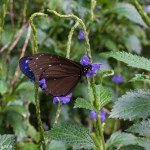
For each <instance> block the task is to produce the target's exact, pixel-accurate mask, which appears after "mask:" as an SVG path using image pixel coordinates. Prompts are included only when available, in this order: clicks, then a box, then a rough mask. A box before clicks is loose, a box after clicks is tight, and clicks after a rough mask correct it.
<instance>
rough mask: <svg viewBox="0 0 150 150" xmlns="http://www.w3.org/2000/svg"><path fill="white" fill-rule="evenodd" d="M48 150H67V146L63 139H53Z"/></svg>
mask: <svg viewBox="0 0 150 150" xmlns="http://www.w3.org/2000/svg"><path fill="white" fill-rule="evenodd" d="M48 150H66V147H65V145H64V144H63V143H62V142H61V141H55V140H52V141H51V144H50V147H49V148H48Z"/></svg>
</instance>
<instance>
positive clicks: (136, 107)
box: [110, 89, 150, 120]
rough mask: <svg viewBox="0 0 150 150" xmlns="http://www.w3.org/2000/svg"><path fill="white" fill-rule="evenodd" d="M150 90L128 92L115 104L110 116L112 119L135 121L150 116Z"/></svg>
mask: <svg viewBox="0 0 150 150" xmlns="http://www.w3.org/2000/svg"><path fill="white" fill-rule="evenodd" d="M149 107H150V90H143V89H141V90H140V89H139V90H135V91H131V92H127V93H126V95H123V96H122V97H121V98H119V100H118V101H117V102H116V103H115V105H114V108H113V109H112V112H111V114H110V117H112V118H120V119H124V120H126V119H129V120H134V119H137V118H143V119H145V118H147V117H149V116H150V109H149Z"/></svg>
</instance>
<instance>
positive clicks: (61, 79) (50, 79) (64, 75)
mask: <svg viewBox="0 0 150 150" xmlns="http://www.w3.org/2000/svg"><path fill="white" fill-rule="evenodd" d="M19 66H20V69H21V71H22V72H23V73H24V74H25V75H26V76H27V77H29V78H30V79H31V81H33V82H34V81H35V78H36V79H38V80H39V81H40V80H41V79H45V82H46V88H42V90H43V91H44V92H45V93H46V94H48V95H52V96H58V97H60V96H66V95H68V94H69V93H71V92H72V90H73V89H74V87H75V86H76V85H77V83H78V82H79V81H80V79H81V77H82V76H85V75H86V74H87V72H88V70H90V69H92V66H91V64H88V65H81V64H80V63H78V62H75V61H72V60H70V59H67V58H65V57H62V56H58V55H52V54H44V53H41V54H34V55H30V56H25V57H23V58H21V59H20V61H19Z"/></svg>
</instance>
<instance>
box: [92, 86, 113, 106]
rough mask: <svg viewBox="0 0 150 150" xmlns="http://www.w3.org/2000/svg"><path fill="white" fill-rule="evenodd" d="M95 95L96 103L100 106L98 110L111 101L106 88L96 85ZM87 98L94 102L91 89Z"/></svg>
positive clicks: (109, 93)
mask: <svg viewBox="0 0 150 150" xmlns="http://www.w3.org/2000/svg"><path fill="white" fill-rule="evenodd" d="M96 95H97V100H98V101H97V103H98V105H99V106H100V109H101V108H102V107H104V106H105V105H106V104H107V103H109V102H110V101H111V92H110V91H109V90H108V89H107V88H104V87H103V86H101V85H96ZM89 96H90V97H91V99H92V100H93V101H94V95H93V90H92V88H91V89H90V91H89Z"/></svg>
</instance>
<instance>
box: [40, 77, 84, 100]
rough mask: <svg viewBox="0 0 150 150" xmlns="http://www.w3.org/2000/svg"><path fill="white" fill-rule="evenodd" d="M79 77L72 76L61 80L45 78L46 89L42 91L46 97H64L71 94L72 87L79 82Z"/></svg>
mask: <svg viewBox="0 0 150 150" xmlns="http://www.w3.org/2000/svg"><path fill="white" fill-rule="evenodd" d="M80 79H81V76H80V77H79V76H78V75H73V76H67V77H61V78H55V79H53V78H47V79H46V85H47V87H46V88H44V89H42V90H43V91H44V92H45V93H46V94H47V95H53V96H58V97H60V96H66V95H68V94H69V93H71V92H72V90H73V89H74V87H75V86H76V85H77V83H78V82H79V81H80Z"/></svg>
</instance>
